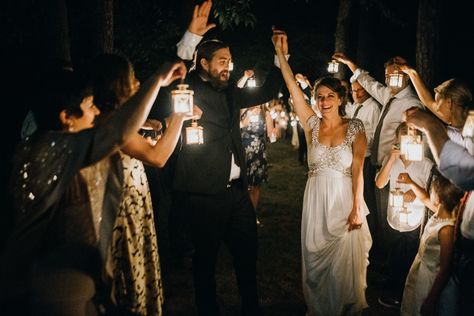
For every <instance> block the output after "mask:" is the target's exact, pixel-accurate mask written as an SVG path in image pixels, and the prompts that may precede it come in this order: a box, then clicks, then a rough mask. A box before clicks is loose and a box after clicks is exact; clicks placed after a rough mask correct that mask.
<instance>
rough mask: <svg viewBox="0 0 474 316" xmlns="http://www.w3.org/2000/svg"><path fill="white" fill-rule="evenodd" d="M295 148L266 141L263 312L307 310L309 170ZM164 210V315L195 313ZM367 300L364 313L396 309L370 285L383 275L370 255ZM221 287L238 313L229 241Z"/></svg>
mask: <svg viewBox="0 0 474 316" xmlns="http://www.w3.org/2000/svg"><path fill="white" fill-rule="evenodd" d="M297 155H298V153H297V151H296V150H294V149H293V148H292V146H291V145H290V144H289V142H288V141H286V140H280V141H279V142H277V143H273V144H269V145H268V160H269V162H270V164H271V168H270V169H269V179H268V183H266V184H265V185H264V186H263V187H262V194H261V200H260V206H259V209H258V211H257V216H258V218H259V220H260V223H261V224H260V226H259V259H258V282H259V290H260V298H261V302H262V307H263V309H264V312H265V315H270V316H273V315H275V316H283V315H285V316H291V315H295V316H296V315H300V316H303V315H305V311H306V308H305V304H304V299H303V293H302V290H301V249H300V247H301V246H300V221H301V205H302V198H303V193H304V187H305V184H306V174H305V173H306V170H305V168H304V167H303V166H300V165H299V163H298V160H297ZM167 233H168V232H167V218H166V212H162V213H161V214H158V236H159V247H160V256H161V266H162V275H163V286H164V289H165V298H166V299H165V315H169V316H192V315H196V312H195V310H194V294H193V284H192V276H191V267H190V264H189V261H188V262H187V264H183V263H182V262H180V263H178V262H176V261H175V260H174V259H173V258H172V256H171V255H170V249H169V242H168V239H167ZM369 259H370V260H371V265H370V266H369V270H368V289H367V301H368V303H369V306H370V307H369V308H368V309H366V310H365V311H364V313H363V315H384V316H391V315H397V314H398V313H396V312H395V311H393V310H390V309H387V308H384V307H382V306H380V305H379V304H378V303H377V297H378V295H379V294H381V293H383V289H380V288H377V287H376V286H374V285H372V283H375V281H376V280H377V279H378V278H380V274H379V273H378V272H377V270H380V266H381V264H380V262H378V261H377V258H369ZM216 280H217V293H218V296H219V302H220V303H221V305H222V306H223V308H224V310H225V315H240V313H239V311H240V302H239V300H240V299H239V295H238V291H237V285H236V281H235V277H234V273H233V268H232V261H231V257H230V256H229V254H228V252H227V250H226V249H225V247H222V248H221V253H220V256H219V259H218V266H217V273H216Z"/></svg>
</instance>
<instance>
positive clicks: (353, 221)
mask: <svg viewBox="0 0 474 316" xmlns="http://www.w3.org/2000/svg"><path fill="white" fill-rule="evenodd" d="M347 224H349V227H348V228H347V230H348V231H351V230H353V229H360V228H361V227H362V221H361V219H360V216H359V208H358V207H357V206H354V207H352V211H351V213H350V214H349V217H348V218H347Z"/></svg>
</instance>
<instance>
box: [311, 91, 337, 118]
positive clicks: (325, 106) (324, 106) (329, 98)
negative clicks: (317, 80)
mask: <svg viewBox="0 0 474 316" xmlns="http://www.w3.org/2000/svg"><path fill="white" fill-rule="evenodd" d="M316 102H317V105H318V108H319V111H321V114H322V115H325V114H329V113H332V112H334V113H335V114H338V110H339V106H341V103H342V100H341V99H340V98H339V95H338V94H337V93H336V92H335V91H333V90H331V89H329V88H328V87H326V86H323V85H321V86H320V87H319V88H318V90H316Z"/></svg>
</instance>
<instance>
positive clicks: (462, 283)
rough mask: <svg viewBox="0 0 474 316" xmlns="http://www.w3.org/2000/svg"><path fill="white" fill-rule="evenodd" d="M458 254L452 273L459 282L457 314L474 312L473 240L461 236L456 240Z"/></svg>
mask: <svg viewBox="0 0 474 316" xmlns="http://www.w3.org/2000/svg"><path fill="white" fill-rule="evenodd" d="M456 251H457V254H456V255H458V256H459V258H458V260H457V263H456V265H455V267H454V273H455V275H456V277H457V280H458V282H459V296H460V297H459V311H460V313H459V315H473V314H474V300H473V297H474V240H471V239H467V238H463V237H461V239H460V240H458V242H457V249H456Z"/></svg>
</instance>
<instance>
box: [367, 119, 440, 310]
mask: <svg viewBox="0 0 474 316" xmlns="http://www.w3.org/2000/svg"><path fill="white" fill-rule="evenodd" d="M407 131H408V127H407V124H406V123H405V122H402V123H401V124H400V125H399V127H398V128H397V130H396V138H395V140H394V141H393V140H392V150H391V153H390V156H388V157H385V159H384V162H383V165H382V168H381V169H380V171H379V172H378V173H377V176H376V178H375V183H376V185H377V187H378V188H383V187H385V186H387V184H388V183H389V186H388V187H389V188H390V190H393V189H395V188H396V187H398V188H400V190H401V191H402V192H403V200H404V202H405V203H410V206H411V207H412V208H416V209H417V210H419V211H415V210H413V211H412V215H411V216H412V219H411V221H412V222H411V223H410V221H407V223H404V222H402V221H401V220H400V214H399V212H398V211H396V210H394V209H392V208H391V207H390V205H388V203H387V205H386V207H387V208H388V210H387V213H388V216H387V218H386V219H384V220H386V221H387V222H388V223H389V225H390V227H391V228H389V229H390V230H391V231H392V233H393V234H394V235H395V236H396V239H394V242H392V243H391V244H390V251H389V255H388V258H387V271H386V274H387V277H388V281H389V282H388V283H387V287H388V289H389V291H391V293H390V294H391V296H388V297H381V298H379V303H380V304H382V305H391V304H392V303H394V305H398V306H399V304H400V302H401V299H402V294H403V288H404V285H405V279H406V277H407V275H408V271H409V269H410V266H411V263H412V262H413V259H414V258H415V255H416V253H417V250H418V242H419V235H420V229H419V227H420V224H421V222H422V221H423V215H424V213H425V212H424V204H423V201H422V200H421V199H420V198H418V197H417V196H416V194H415V191H414V190H413V189H412V187H411V186H410V184H407V183H405V182H406V180H407V178H410V180H411V181H412V182H414V183H416V184H417V186H418V188H421V189H424V190H427V186H428V181H429V178H430V174H431V168H432V166H433V162H432V161H431V160H429V159H428V158H426V157H424V158H423V159H422V160H421V161H409V160H407V159H405V156H404V155H401V154H400V149H399V144H400V136H401V135H405V134H407ZM393 142H395V143H393ZM407 219H408V215H407ZM392 228H393V229H392Z"/></svg>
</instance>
